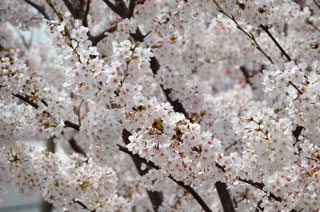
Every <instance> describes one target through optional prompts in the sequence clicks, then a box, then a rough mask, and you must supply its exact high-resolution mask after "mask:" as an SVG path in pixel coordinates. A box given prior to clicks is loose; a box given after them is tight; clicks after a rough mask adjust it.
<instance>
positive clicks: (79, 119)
mask: <svg viewBox="0 0 320 212" xmlns="http://www.w3.org/2000/svg"><path fill="white" fill-rule="evenodd" d="M83 102H84V100H83V99H82V100H81V102H80V105H79V107H78V111H77V115H78V125H79V127H80V126H81V116H80V109H81V105H82V103H83Z"/></svg>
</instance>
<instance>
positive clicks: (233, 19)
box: [213, 0, 274, 64]
mask: <svg viewBox="0 0 320 212" xmlns="http://www.w3.org/2000/svg"><path fill="white" fill-rule="evenodd" d="M213 2H214V3H215V5H216V6H217V8H218V11H219V12H220V13H221V14H223V15H225V16H226V17H228V18H229V19H230V20H232V21H233V23H235V24H236V26H237V28H238V29H239V30H240V31H242V32H243V33H244V34H245V35H246V36H247V37H248V38H249V39H250V40H251V41H252V42H253V44H254V45H255V46H256V48H257V49H258V50H259V51H260V52H261V53H262V54H263V55H264V56H265V57H266V58H267V59H268V60H269V62H270V63H271V64H274V62H273V60H272V59H271V57H270V56H269V55H267V53H266V52H265V51H263V49H262V48H261V47H260V45H259V44H258V42H257V41H256V39H255V37H254V36H253V34H252V33H249V32H247V31H246V30H244V29H243V28H242V27H241V25H240V24H239V23H238V22H237V20H236V19H235V17H234V16H233V15H229V14H228V13H226V12H225V11H224V10H223V9H222V8H221V7H220V5H219V4H218V2H217V1H216V0H213Z"/></svg>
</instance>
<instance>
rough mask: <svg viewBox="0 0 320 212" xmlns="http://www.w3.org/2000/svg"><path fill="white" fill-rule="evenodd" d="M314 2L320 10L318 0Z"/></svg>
mask: <svg viewBox="0 0 320 212" xmlns="http://www.w3.org/2000/svg"><path fill="white" fill-rule="evenodd" d="M313 2H314V3H315V5H317V7H318V9H320V5H319V3H318V2H317V0H313Z"/></svg>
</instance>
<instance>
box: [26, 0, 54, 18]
mask: <svg viewBox="0 0 320 212" xmlns="http://www.w3.org/2000/svg"><path fill="white" fill-rule="evenodd" d="M24 1H25V2H26V3H28V4H29V5H31V6H32V7H34V8H35V9H36V10H38V11H39V13H41V14H42V15H43V16H44V18H45V19H48V20H49V19H50V18H49V16H48V15H47V13H46V11H45V9H44V7H43V6H40V5H37V4H36V3H34V2H32V1H30V0H24Z"/></svg>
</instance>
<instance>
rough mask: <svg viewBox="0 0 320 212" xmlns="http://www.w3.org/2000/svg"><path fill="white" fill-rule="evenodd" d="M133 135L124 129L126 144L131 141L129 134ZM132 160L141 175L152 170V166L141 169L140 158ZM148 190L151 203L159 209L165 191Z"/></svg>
mask: <svg viewBox="0 0 320 212" xmlns="http://www.w3.org/2000/svg"><path fill="white" fill-rule="evenodd" d="M130 135H131V133H130V132H129V131H128V130H126V129H124V130H123V131H122V139H123V141H124V143H125V144H129V143H130V141H129V136H130ZM131 158H132V160H133V163H134V165H135V167H136V169H137V171H138V173H139V175H140V176H143V175H145V174H147V173H148V172H149V170H150V168H149V167H148V168H146V169H145V170H142V169H141V165H142V164H143V161H141V160H139V159H138V158H136V157H131ZM146 191H147V194H148V196H149V199H150V201H151V204H152V207H153V209H154V211H158V208H159V207H160V205H161V204H162V202H163V193H162V192H158V191H149V190H146Z"/></svg>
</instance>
